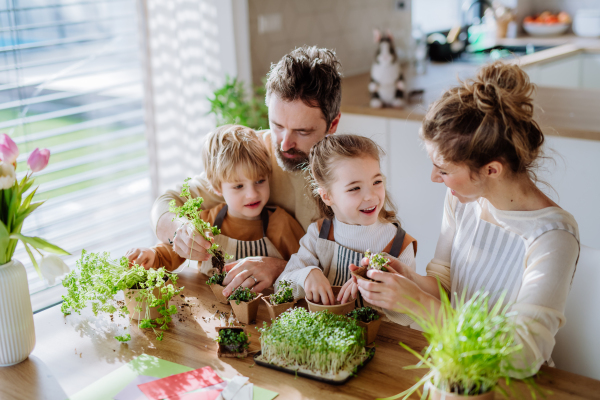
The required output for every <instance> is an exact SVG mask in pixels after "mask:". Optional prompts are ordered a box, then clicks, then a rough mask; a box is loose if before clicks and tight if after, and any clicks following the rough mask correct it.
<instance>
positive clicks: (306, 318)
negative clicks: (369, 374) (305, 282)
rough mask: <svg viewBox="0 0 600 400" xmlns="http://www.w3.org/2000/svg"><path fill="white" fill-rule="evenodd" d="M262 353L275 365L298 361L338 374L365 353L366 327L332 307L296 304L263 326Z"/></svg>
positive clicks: (325, 372)
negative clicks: (308, 307)
mask: <svg viewBox="0 0 600 400" xmlns="http://www.w3.org/2000/svg"><path fill="white" fill-rule="evenodd" d="M259 331H260V332H261V337H260V345H261V352H262V357H263V358H264V359H265V360H267V362H270V363H273V364H276V365H282V364H286V365H297V366H300V367H301V368H306V369H309V370H311V371H315V372H317V373H321V374H332V375H335V374H337V373H338V372H340V371H342V370H345V369H346V368H348V367H349V366H350V365H351V363H352V361H353V360H356V358H357V357H361V356H364V355H365V354H366V350H365V340H364V338H363V329H362V328H361V327H360V326H358V323H357V322H356V321H355V320H352V319H349V318H347V317H346V316H344V315H335V314H332V313H330V312H329V311H322V312H309V311H307V310H305V309H304V308H295V309H293V310H290V311H288V312H285V313H283V314H281V315H280V316H279V318H277V319H276V320H274V321H273V322H272V324H271V325H270V326H267V324H266V322H265V323H264V324H263V327H262V328H259Z"/></svg>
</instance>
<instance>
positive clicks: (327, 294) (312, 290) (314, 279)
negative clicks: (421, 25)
mask: <svg viewBox="0 0 600 400" xmlns="http://www.w3.org/2000/svg"><path fill="white" fill-rule="evenodd" d="M304 291H305V292H306V300H310V301H312V302H313V303H319V302H320V303H323V304H324V305H326V306H328V305H330V304H335V296H334V295H333V290H331V283H329V280H328V279H327V278H326V277H325V275H323V271H321V270H320V269H313V270H312V271H310V273H309V274H308V276H307V277H306V280H305V281H304Z"/></svg>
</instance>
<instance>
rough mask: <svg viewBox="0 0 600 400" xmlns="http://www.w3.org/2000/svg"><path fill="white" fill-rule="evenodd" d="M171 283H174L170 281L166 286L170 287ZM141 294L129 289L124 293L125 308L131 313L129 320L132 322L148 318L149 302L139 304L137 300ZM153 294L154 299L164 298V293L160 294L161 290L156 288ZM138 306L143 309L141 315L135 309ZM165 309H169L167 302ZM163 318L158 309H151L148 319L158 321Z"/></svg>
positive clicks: (138, 290)
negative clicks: (157, 319) (147, 306)
mask: <svg viewBox="0 0 600 400" xmlns="http://www.w3.org/2000/svg"><path fill="white" fill-rule="evenodd" d="M171 283H172V282H171V280H170V279H169V280H168V281H166V282H165V286H166V285H170V284H171ZM139 293H140V289H127V290H124V291H123V294H124V295H125V306H126V307H127V310H128V311H129V318H130V319H132V320H136V321H139V320H141V319H144V318H146V305H147V302H146V301H142V302H138V301H137V300H136V299H135V298H136V297H137V296H138V295H139ZM152 294H154V297H156V298H159V299H160V298H162V293H161V292H160V288H155V289H154V290H153V291H152ZM138 304H139V305H140V307H141V308H142V312H141V313H139V312H137V311H136V310H135V308H136V307H137V306H138ZM165 307H167V308H169V302H167V303H166V304H165ZM161 317H163V315H161V314H160V313H159V312H158V307H152V308H150V313H149V315H148V318H150V319H156V318H161Z"/></svg>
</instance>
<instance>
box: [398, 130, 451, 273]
mask: <svg viewBox="0 0 600 400" xmlns="http://www.w3.org/2000/svg"><path fill="white" fill-rule="evenodd" d="M420 127H421V123H420V122H415V121H404V120H396V119H391V120H390V147H389V150H388V154H389V155H390V174H389V175H388V190H389V192H390V194H391V196H392V198H393V200H394V202H395V203H396V205H397V206H398V216H399V217H400V221H401V222H402V227H403V228H404V229H405V230H406V232H408V233H410V235H411V236H413V237H414V238H415V239H417V242H418V251H417V271H418V272H419V273H420V274H425V267H426V266H427V263H429V262H430V261H431V259H432V258H433V254H434V252H435V246H436V244H437V239H438V236H439V234H440V228H441V226H442V225H441V224H442V215H443V211H444V210H443V209H444V196H445V194H446V186H444V185H443V184H441V183H433V182H431V168H432V164H431V160H430V159H429V157H428V156H427V151H425V148H424V146H423V143H422V142H421V140H420V139H419V128H420Z"/></svg>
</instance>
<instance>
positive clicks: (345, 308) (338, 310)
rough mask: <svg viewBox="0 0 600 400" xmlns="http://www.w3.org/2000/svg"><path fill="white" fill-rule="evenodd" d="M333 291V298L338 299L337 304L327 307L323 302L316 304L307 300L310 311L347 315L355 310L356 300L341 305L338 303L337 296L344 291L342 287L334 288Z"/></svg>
mask: <svg viewBox="0 0 600 400" xmlns="http://www.w3.org/2000/svg"><path fill="white" fill-rule="evenodd" d="M331 290H332V291H333V296H334V297H335V298H336V301H335V304H329V305H325V304H323V303H321V302H319V303H315V302H314V301H310V300H308V299H306V302H307V303H308V309H309V310H310V311H313V312H318V311H325V310H327V311H329V312H331V313H332V314H337V315H346V314H348V313H349V312H350V311H352V310H354V307H356V304H355V303H356V302H355V300H352V299H350V300H349V301H348V302H346V303H340V302H339V301H337V295H338V294H339V293H340V290H342V287H341V286H332V287H331Z"/></svg>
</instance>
